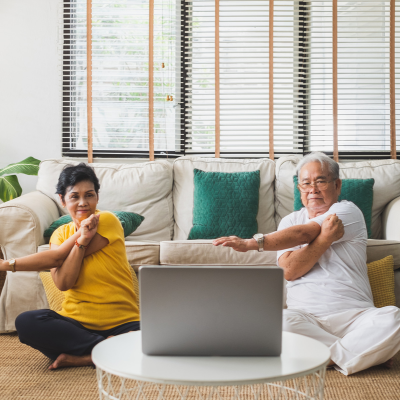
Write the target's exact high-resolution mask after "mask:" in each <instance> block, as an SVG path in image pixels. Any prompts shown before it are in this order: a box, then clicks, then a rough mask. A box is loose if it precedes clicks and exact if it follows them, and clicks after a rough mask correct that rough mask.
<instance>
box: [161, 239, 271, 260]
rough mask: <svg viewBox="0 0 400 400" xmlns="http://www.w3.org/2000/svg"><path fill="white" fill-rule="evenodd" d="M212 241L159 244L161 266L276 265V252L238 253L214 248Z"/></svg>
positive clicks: (224, 248) (175, 241)
mask: <svg viewBox="0 0 400 400" xmlns="http://www.w3.org/2000/svg"><path fill="white" fill-rule="evenodd" d="M212 242H213V241H212V240H174V241H165V242H161V243H160V263H161V264H162V265H276V251H264V252H262V253H259V252H258V251H248V252H247V253H239V252H237V251H235V250H232V249H231V248H230V247H222V246H218V247H217V246H214V245H213V244H212Z"/></svg>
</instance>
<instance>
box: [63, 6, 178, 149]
mask: <svg viewBox="0 0 400 400" xmlns="http://www.w3.org/2000/svg"><path fill="white" fill-rule="evenodd" d="M62 12H63V30H64V32H63V37H64V41H63V46H62V52H63V154H64V155H82V154H86V152H87V142H88V131H87V107H86V105H87V92H86V78H87V71H86V67H87V63H86V51H87V47H86V39H87V38H86V23H87V13H86V0H69V1H64V3H63V11H62ZM89 22H90V21H89ZM91 23H92V110H93V133H92V135H93V151H94V153H95V155H97V156H118V155H124V156H133V155H143V156H145V157H146V156H148V154H149V2H148V1H142V0H116V1H112V2H111V1H105V0H93V1H92V21H91ZM177 29H179V21H178V26H177V18H176V0H154V43H153V45H154V47H153V49H154V52H153V58H154V86H153V91H154V98H153V99H154V120H153V121H154V148H155V150H156V151H158V153H161V152H162V153H167V152H168V151H172V152H174V151H175V148H176V142H177V138H176V135H175V131H176V129H175V125H176V123H177V121H176V120H177V115H178V117H179V113H178V111H177V107H176V106H177V104H178V101H177V97H176V92H177V91H179V87H178V86H177V85H176V82H179V80H177V79H176V48H175V47H176V36H177V35H176V32H177ZM167 98H168V100H167ZM178 120H179V118H178Z"/></svg>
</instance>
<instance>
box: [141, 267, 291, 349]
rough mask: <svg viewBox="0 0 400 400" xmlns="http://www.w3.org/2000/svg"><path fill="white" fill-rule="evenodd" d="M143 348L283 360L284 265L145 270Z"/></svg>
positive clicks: (142, 311)
mask: <svg viewBox="0 0 400 400" xmlns="http://www.w3.org/2000/svg"><path fill="white" fill-rule="evenodd" d="M139 271H140V272H139V284H140V309H141V330H142V350H143V353H145V354H148V355H176V356H178V355H179V356H182V355H185V356H279V355H280V353H281V341H282V309H283V271H282V269H281V268H279V267H270V268H267V267H213V266H190V267H186V266H159V265H157V266H143V267H141V268H140V269H139Z"/></svg>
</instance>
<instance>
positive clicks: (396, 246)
mask: <svg viewBox="0 0 400 400" xmlns="http://www.w3.org/2000/svg"><path fill="white" fill-rule="evenodd" d="M387 256H393V260H394V267H393V268H394V269H395V270H396V269H397V268H400V242H398V241H397V240H378V239H368V245H367V263H370V262H373V261H378V260H381V259H382V258H384V257H387Z"/></svg>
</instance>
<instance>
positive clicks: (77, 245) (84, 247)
mask: <svg viewBox="0 0 400 400" xmlns="http://www.w3.org/2000/svg"><path fill="white" fill-rule="evenodd" d="M75 246H76V247H78V248H79V249H84V250H86V249H87V248H88V247H89V245H87V246H84V245H83V244H80V243H78V239H77V240H75Z"/></svg>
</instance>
